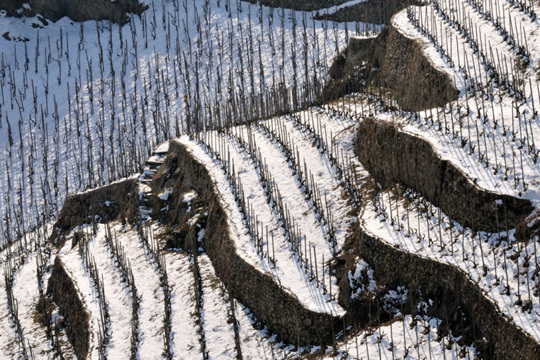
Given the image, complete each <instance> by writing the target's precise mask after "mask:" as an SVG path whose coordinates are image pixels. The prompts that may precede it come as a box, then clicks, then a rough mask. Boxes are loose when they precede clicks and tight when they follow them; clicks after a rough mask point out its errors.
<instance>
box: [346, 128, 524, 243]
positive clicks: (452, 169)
mask: <svg viewBox="0 0 540 360" xmlns="http://www.w3.org/2000/svg"><path fill="white" fill-rule="evenodd" d="M355 152H356V155H357V156H358V158H359V160H360V161H361V162H362V164H363V165H364V166H365V167H366V169H367V170H368V171H369V172H370V174H371V175H372V176H373V177H374V178H375V179H376V180H377V181H378V182H379V183H381V184H382V185H383V186H385V187H392V186H393V185H394V184H396V183H401V184H404V185H406V186H408V187H411V188H413V189H415V190H417V191H419V192H420V193H422V195H424V196H425V197H426V198H427V199H428V200H429V201H430V202H432V203H433V204H434V205H436V206H438V207H440V208H441V209H442V210H443V211H444V213H445V214H446V215H448V216H450V217H451V218H452V219H454V220H456V221H457V222H459V223H461V224H462V225H464V226H467V227H470V228H472V229H474V230H486V231H490V232H496V231H502V230H503V229H506V228H513V227H515V226H516V225H517V224H518V223H519V222H521V221H523V219H524V218H525V217H526V216H527V215H529V214H530V213H531V212H532V211H533V207H532V205H531V203H530V201H528V200H526V199H518V198H515V197H512V196H508V195H500V194H496V193H493V192H490V191H487V190H484V189H481V188H480V187H478V186H477V185H476V184H475V183H474V182H473V181H472V180H471V179H469V177H467V176H466V175H465V174H464V173H463V172H462V171H461V170H459V169H458V168H457V167H456V166H455V165H453V164H452V163H451V162H449V161H447V160H443V159H441V158H440V157H439V155H438V154H437V153H436V152H435V150H434V149H433V147H432V146H431V144H430V143H429V142H427V141H426V140H424V139H421V138H419V137H417V136H414V135H411V134H408V133H406V132H404V131H402V130H399V129H398V128H397V127H396V126H393V125H392V124H389V123H385V122H382V121H376V120H374V119H371V118H367V119H365V120H363V121H362V122H361V123H360V124H359V125H358V133H357V138H356V143H355ZM504 209H505V210H504Z"/></svg>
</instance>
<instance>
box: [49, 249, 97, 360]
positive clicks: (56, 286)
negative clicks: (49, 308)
mask: <svg viewBox="0 0 540 360" xmlns="http://www.w3.org/2000/svg"><path fill="white" fill-rule="evenodd" d="M47 293H48V294H49V295H50V296H51V297H52V300H53V301H54V302H55V304H56V305H57V306H58V308H59V310H60V314H61V315H62V316H64V318H65V320H66V334H67V336H68V339H69V341H70V342H71V345H72V346H73V350H74V351H75V355H76V356H77V359H79V360H82V359H86V358H87V356H88V351H89V348H90V316H89V314H88V312H87V311H86V309H85V307H84V303H83V301H82V300H81V298H80V297H79V293H78V292H77V288H76V287H75V283H74V282H73V280H72V279H71V277H70V276H69V274H68V273H67V271H66V269H65V268H64V264H62V261H61V260H60V258H58V257H57V258H56V259H55V260H54V265H53V268H52V273H51V277H50V278H49V284H48V288H47Z"/></svg>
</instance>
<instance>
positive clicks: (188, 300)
mask: <svg viewBox="0 0 540 360" xmlns="http://www.w3.org/2000/svg"><path fill="white" fill-rule="evenodd" d="M163 254H164V256H165V261H166V263H167V276H168V279H169V285H170V290H171V306H172V319H171V325H172V336H173V341H172V344H173V347H174V357H175V358H177V359H186V360H188V359H199V358H202V354H201V345H200V339H201V335H200V333H199V332H198V329H199V328H200V325H199V324H197V320H198V317H197V310H196V307H195V284H194V276H193V270H192V269H191V267H192V266H193V261H192V260H191V258H190V257H189V256H188V255H186V254H183V253H178V252H173V251H167V252H164V253H163Z"/></svg>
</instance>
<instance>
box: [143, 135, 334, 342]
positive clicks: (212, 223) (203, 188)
mask: <svg viewBox="0 0 540 360" xmlns="http://www.w3.org/2000/svg"><path fill="white" fill-rule="evenodd" d="M172 186H174V191H173V193H172V195H171V202H170V203H169V209H170V213H171V215H170V217H169V219H168V224H169V226H174V224H175V222H176V221H177V219H179V218H178V216H180V214H176V213H175V207H176V205H178V204H179V202H181V201H182V199H181V198H178V195H179V194H181V193H184V192H186V191H189V190H195V191H196V192H197V193H198V194H199V195H200V196H201V198H202V199H203V202H204V203H205V204H206V208H207V210H208V218H207V226H206V237H205V249H206V252H207V253H208V256H209V257H210V259H211V260H212V264H213V266H214V268H215V271H216V274H217V275H218V276H219V278H220V279H221V281H222V282H223V283H224V284H225V286H226V287H227V289H228V291H229V293H230V294H231V295H232V296H233V297H234V298H236V299H238V300H239V301H240V302H241V303H242V304H244V305H246V306H247V307H248V308H249V309H250V310H251V311H252V312H253V314H254V315H255V316H256V317H257V318H258V319H259V320H261V321H262V322H263V323H264V324H265V325H267V326H268V328H269V330H270V331H271V332H273V333H275V334H277V335H279V336H280V337H281V338H282V340H284V341H285V342H288V343H291V344H298V343H300V344H301V345H304V344H329V343H331V342H332V333H333V331H332V330H334V331H335V333H337V332H338V331H339V330H340V329H341V325H342V324H343V320H342V319H340V318H334V317H332V316H331V315H328V314H323V313H317V312H313V311H310V310H308V309H306V308H304V307H303V306H302V304H301V303H300V301H299V300H298V299H297V298H296V296H295V295H294V294H292V293H291V292H289V291H287V290H285V289H283V288H282V287H280V285H278V284H277V283H276V282H275V281H274V280H273V279H272V277H271V276H270V275H268V274H266V273H263V272H261V271H260V270H258V269H257V268H255V267H254V266H252V265H251V264H249V263H248V262H246V261H245V260H244V259H243V258H242V257H241V256H239V255H238V253H237V252H236V247H235V244H234V242H233V240H232V239H231V237H230V235H229V234H230V231H231V230H230V227H229V221H230V220H229V215H228V214H227V213H226V211H225V210H224V208H223V204H222V203H221V200H220V199H221V196H220V195H219V191H218V189H217V188H216V187H215V184H214V182H213V181H212V179H211V176H210V174H209V173H208V170H207V169H206V167H205V166H204V165H203V164H201V163H199V162H198V161H197V160H196V159H195V158H194V157H193V156H192V155H191V154H190V153H189V151H188V150H187V149H186V148H185V146H184V145H182V144H181V143H179V142H177V141H171V143H170V146H169V154H168V155H167V159H166V161H165V163H164V164H163V165H162V166H161V168H160V169H159V170H158V172H157V173H156V176H155V177H154V181H153V184H152V188H153V192H154V193H155V194H158V193H160V192H161V191H163V190H164V189H167V188H171V187H172ZM175 204H176V205H175ZM333 328H334V329H333Z"/></svg>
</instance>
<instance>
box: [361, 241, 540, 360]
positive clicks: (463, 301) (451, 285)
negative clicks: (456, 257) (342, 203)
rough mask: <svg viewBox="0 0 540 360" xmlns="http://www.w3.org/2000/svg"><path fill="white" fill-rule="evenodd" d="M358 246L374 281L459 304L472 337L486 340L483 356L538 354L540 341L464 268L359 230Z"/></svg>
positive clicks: (507, 358)
mask: <svg viewBox="0 0 540 360" xmlns="http://www.w3.org/2000/svg"><path fill="white" fill-rule="evenodd" d="M357 248H358V252H359V255H360V256H361V257H362V258H363V259H364V260H365V261H366V262H367V263H369V265H370V266H371V267H372V268H373V270H374V275H375V278H376V280H377V282H381V283H386V284H390V285H392V284H393V285H406V286H407V287H408V288H409V289H419V288H420V289H421V290H422V292H423V294H424V295H425V296H427V298H430V297H431V298H432V299H434V300H439V301H441V302H446V303H448V302H450V303H452V302H453V303H454V304H455V306H462V307H463V311H464V313H465V314H466V315H467V316H468V317H471V318H472V320H473V321H472V322H473V323H474V326H475V328H476V329H478V330H479V331H480V332H481V334H476V335H475V336H474V337H475V338H476V339H482V338H484V339H485V342H479V343H477V344H476V346H477V347H478V348H479V349H482V350H483V356H482V358H484V359H505V360H512V359H516V360H518V359H538V358H540V344H539V343H538V342H537V341H536V340H535V339H534V338H532V337H531V336H530V335H529V334H527V333H525V332H524V331H523V330H522V329H520V328H518V327H517V326H516V325H515V324H513V323H512V321H511V320H510V319H508V318H507V317H506V316H505V315H503V314H502V312H501V311H500V310H499V309H498V307H497V305H495V303H493V302H492V301H491V300H489V299H488V298H487V295H486V294H484V292H483V291H482V290H481V289H480V288H479V287H478V285H476V284H475V283H474V282H473V281H472V280H471V279H470V277H469V276H468V275H467V274H466V273H465V272H463V271H461V270H459V269H457V268H456V267H454V266H451V265H448V264H444V263H441V262H438V261H435V260H431V259H427V258H423V257H420V256H418V255H415V254H412V253H409V252H405V251H402V250H399V249H397V248H395V247H394V246H392V245H390V244H388V243H386V242H384V241H382V240H380V239H377V238H375V237H373V236H370V235H368V234H366V233H365V232H362V233H361V235H360V237H359V239H358V243H357ZM447 305H448V304H447ZM450 315H451V314H450ZM469 332H471V330H469ZM469 335H471V334H469Z"/></svg>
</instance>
